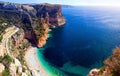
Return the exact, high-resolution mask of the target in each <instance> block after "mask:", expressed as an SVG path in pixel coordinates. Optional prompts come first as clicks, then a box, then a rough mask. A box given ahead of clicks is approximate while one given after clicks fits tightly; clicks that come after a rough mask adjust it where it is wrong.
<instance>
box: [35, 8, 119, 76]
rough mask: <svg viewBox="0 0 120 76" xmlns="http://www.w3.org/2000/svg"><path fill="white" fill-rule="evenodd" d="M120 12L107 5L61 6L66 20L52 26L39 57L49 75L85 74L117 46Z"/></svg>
mask: <svg viewBox="0 0 120 76" xmlns="http://www.w3.org/2000/svg"><path fill="white" fill-rule="evenodd" d="M119 13H120V10H117V9H111V8H107V7H82V6H81V7H67V8H66V7H63V14H64V16H65V18H66V20H67V23H66V24H65V25H64V26H62V27H58V28H55V29H52V31H51V33H50V34H51V35H52V37H51V38H49V39H48V41H47V44H46V45H45V46H44V47H43V48H44V49H43V50H41V51H40V48H39V51H38V53H37V54H38V55H37V56H38V58H39V59H40V58H41V59H42V60H43V61H42V62H43V64H44V65H43V66H45V68H46V70H48V71H49V72H50V73H51V74H52V75H54V74H55V75H56V76H60V75H61V76H87V74H88V72H89V71H90V70H91V69H92V68H100V67H101V66H102V65H103V61H104V60H105V59H106V58H107V57H108V56H110V55H111V54H112V50H113V49H114V48H115V47H116V46H119V44H120V41H119V39H120V21H119V20H120V14H119ZM41 56H42V57H41ZM41 59H40V61H41ZM46 64H47V65H46ZM62 73H64V74H62Z"/></svg>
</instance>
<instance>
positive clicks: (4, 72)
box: [2, 68, 10, 76]
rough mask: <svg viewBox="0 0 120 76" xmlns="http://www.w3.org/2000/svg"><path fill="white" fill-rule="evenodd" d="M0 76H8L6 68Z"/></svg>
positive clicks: (8, 72)
mask: <svg viewBox="0 0 120 76" xmlns="http://www.w3.org/2000/svg"><path fill="white" fill-rule="evenodd" d="M2 76H10V71H9V69H8V68H6V69H5V70H4V71H3V72H2Z"/></svg>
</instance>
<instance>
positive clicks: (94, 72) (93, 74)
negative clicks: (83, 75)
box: [88, 69, 100, 76]
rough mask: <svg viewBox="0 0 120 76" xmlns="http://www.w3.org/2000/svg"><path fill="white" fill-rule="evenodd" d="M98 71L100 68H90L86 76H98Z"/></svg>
mask: <svg viewBox="0 0 120 76" xmlns="http://www.w3.org/2000/svg"><path fill="white" fill-rule="evenodd" d="M99 71H100V70H98V69H92V70H91V71H90V72H89V74H88V76H98V75H99Z"/></svg>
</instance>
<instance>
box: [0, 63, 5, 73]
mask: <svg viewBox="0 0 120 76" xmlns="http://www.w3.org/2000/svg"><path fill="white" fill-rule="evenodd" d="M4 69H5V66H4V65H3V64H2V63H0V73H2V71H3V70H4Z"/></svg>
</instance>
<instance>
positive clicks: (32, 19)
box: [0, 2, 66, 47]
mask: <svg viewBox="0 0 120 76" xmlns="http://www.w3.org/2000/svg"><path fill="white" fill-rule="evenodd" d="M0 16H1V17H3V18H5V19H7V20H9V22H11V24H14V25H16V26H17V27H19V28H22V29H23V30H24V37H25V38H26V39H28V40H29V41H30V42H31V43H32V44H35V45H38V47H42V46H43V44H45V41H46V39H47V37H46V35H45V34H44V33H43V32H45V31H46V29H47V31H48V29H49V28H51V27H55V26H61V25H64V24H65V22H66V20H65V18H64V17H63V15H62V7H61V5H51V4H17V3H9V2H0ZM44 25H45V26H48V27H46V28H44V27H43V26H44ZM38 28H39V29H38ZM41 29H42V31H43V32H42V34H39V33H41ZM47 33H48V32H47ZM47 33H46V34H47ZM43 37H44V38H45V40H44V38H43ZM41 43H43V44H41Z"/></svg>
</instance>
